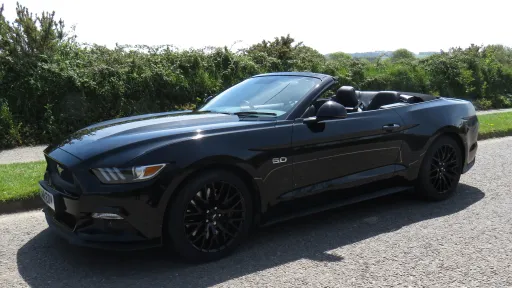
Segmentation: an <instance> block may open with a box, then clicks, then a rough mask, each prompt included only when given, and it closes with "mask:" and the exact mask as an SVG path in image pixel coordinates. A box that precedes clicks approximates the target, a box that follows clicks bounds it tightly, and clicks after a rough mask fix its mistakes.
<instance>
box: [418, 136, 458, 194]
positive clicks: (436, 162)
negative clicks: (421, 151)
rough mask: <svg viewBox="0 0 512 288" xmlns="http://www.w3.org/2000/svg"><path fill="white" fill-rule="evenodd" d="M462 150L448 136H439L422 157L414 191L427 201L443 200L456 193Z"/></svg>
mask: <svg viewBox="0 0 512 288" xmlns="http://www.w3.org/2000/svg"><path fill="white" fill-rule="evenodd" d="M462 160H463V159H462V150H461V147H460V145H459V144H458V143H457V141H455V139H454V138H452V137H450V136H440V137H439V138H437V139H436V140H435V141H434V142H433V143H432V144H431V145H430V148H429V149H428V150H427V153H426V154H425V155H424V157H423V161H422V163H421V167H420V171H419V174H418V179H417V182H416V191H417V192H418V194H419V195H420V196H422V197H423V198H425V199H427V200H434V201H438V200H444V199H448V198H450V197H451V196H452V195H453V194H455V192H456V191H457V185H458V183H459V180H460V175H461V174H462V162H463V161H462Z"/></svg>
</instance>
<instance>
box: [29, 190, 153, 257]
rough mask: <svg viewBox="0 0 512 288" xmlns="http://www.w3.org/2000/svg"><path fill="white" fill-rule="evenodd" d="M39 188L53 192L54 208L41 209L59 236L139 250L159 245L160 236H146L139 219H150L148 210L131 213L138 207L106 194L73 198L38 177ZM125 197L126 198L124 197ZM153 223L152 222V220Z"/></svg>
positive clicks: (86, 243) (99, 245)
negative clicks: (111, 217) (100, 214)
mask: <svg viewBox="0 0 512 288" xmlns="http://www.w3.org/2000/svg"><path fill="white" fill-rule="evenodd" d="M39 184H40V185H41V188H43V189H44V190H45V191H47V192H49V193H50V194H52V196H53V199H54V206H55V210H53V209H52V208H50V207H49V206H46V207H45V208H44V209H43V211H44V213H45V216H46V221H47V222H48V226H49V227H50V229H51V230H52V231H54V232H56V233H57V234H58V235H60V236H61V237H63V238H65V239H66V240H68V242H70V243H71V244H74V245H79V246H86V247H92V248H100V249H108V250H139V249H145V248H152V247H158V246H161V245H162V241H161V237H147V235H145V233H144V232H145V231H146V230H145V229H144V228H143V226H141V225H143V223H146V221H141V219H144V220H149V222H153V221H151V220H150V219H147V218H148V216H149V215H148V214H143V213H142V214H140V215H137V213H131V212H134V211H137V210H134V209H133V206H135V207H136V206H137V203H136V202H135V203H134V202H133V200H132V201H131V202H130V203H131V207H122V206H113V205H112V204H113V203H114V201H115V202H117V204H118V205H119V204H121V203H123V200H121V199H119V198H117V199H111V198H108V197H105V196H101V197H98V196H84V195H81V196H80V197H74V198H72V197H71V196H70V195H65V194H63V193H61V192H59V191H57V190H55V189H53V188H51V187H50V186H49V185H48V184H47V183H46V182H45V181H40V182H39ZM125 201H127V200H126V199H125ZM93 212H103V213H116V214H118V215H120V216H122V217H123V219H120V220H107V219H97V218H93V217H92V216H91V214H92V213H93ZM153 223H154V222H153Z"/></svg>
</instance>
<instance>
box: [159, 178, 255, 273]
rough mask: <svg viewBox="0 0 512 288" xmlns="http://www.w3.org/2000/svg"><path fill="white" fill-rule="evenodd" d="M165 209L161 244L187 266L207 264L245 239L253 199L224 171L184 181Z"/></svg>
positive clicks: (249, 224)
mask: <svg viewBox="0 0 512 288" xmlns="http://www.w3.org/2000/svg"><path fill="white" fill-rule="evenodd" d="M176 193H177V195H176V197H175V198H172V199H171V200H170V203H169V205H168V206H167V213H166V225H165V226H164V227H165V228H164V231H163V232H164V241H165V244H166V246H167V247H168V248H170V249H171V250H172V251H173V252H176V253H177V254H179V256H181V258H183V260H185V261H187V262H195V263H197V262H208V261H213V260H217V259H220V258H223V257H225V256H227V255H228V254H230V253H231V252H233V251H234V250H236V248H237V247H238V246H239V245H240V244H242V243H243V242H244V240H245V239H246V238H247V236H248V235H249V231H250V228H251V226H252V221H253V200H252V199H253V197H252V195H251V191H250V190H249V189H248V188H247V185H246V183H245V182H244V181H242V180H241V179H240V177H238V176H237V175H236V174H234V173H231V172H229V171H225V170H208V171H204V172H202V173H201V174H200V175H195V176H192V177H191V178H190V179H189V180H186V182H185V184H184V186H183V187H181V189H180V190H179V191H176Z"/></svg>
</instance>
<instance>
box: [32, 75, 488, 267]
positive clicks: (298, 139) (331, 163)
mask: <svg viewBox="0 0 512 288" xmlns="http://www.w3.org/2000/svg"><path fill="white" fill-rule="evenodd" d="M340 86H341V85H339V84H337V81H336V79H335V78H333V77H332V76H329V75H323V74H315V73H271V74H263V75H257V76H254V77H251V78H249V79H247V80H245V81H243V82H241V83H239V84H237V85H235V86H233V87H231V88H229V89H227V90H225V91H224V92H222V93H220V94H219V95H217V96H216V97H213V98H212V97H209V98H208V99H207V100H206V101H205V102H206V103H205V104H203V106H202V107H200V108H198V109H196V110H194V111H178V112H167V113H158V114H148V115H140V116H134V117H127V118H121V119H115V120H109V121H105V122H102V123H98V124H95V125H92V126H89V127H86V128H84V129H82V130H79V131H77V132H76V133H74V134H73V135H71V136H69V137H68V138H67V139H62V141H61V142H59V143H55V144H52V145H50V146H49V147H48V148H47V149H46V150H45V152H44V153H45V157H46V161H47V170H46V173H45V175H44V180H43V181H40V182H39V184H40V188H41V190H40V191H41V192H40V194H41V198H42V199H43V200H44V202H45V203H46V204H47V205H46V206H45V209H44V211H45V214H46V218H47V221H48V224H49V226H50V227H51V228H52V229H53V230H54V231H56V232H57V233H59V234H60V235H62V236H63V237H65V238H67V239H68V240H69V242H71V243H74V244H78V245H84V246H91V247H97V248H109V249H139V248H147V247H153V246H165V247H167V248H169V249H170V250H171V251H175V252H177V253H178V254H180V255H181V256H182V257H184V258H185V259H188V260H193V261H208V260H213V259H218V258H220V257H223V256H225V255H227V254H228V253H230V252H231V251H233V250H234V249H235V248H236V247H237V246H239V244H241V243H242V242H243V240H244V239H245V238H246V237H247V236H248V234H249V232H250V229H251V228H253V227H255V226H260V225H268V224H270V223H275V222H276V221H280V220H283V219H288V218H290V217H295V216H302V215H306V214H308V213H313V212H318V211H322V210H325V209H329V208H335V207H340V206H343V205H347V204H349V203H354V202H358V201H363V200H366V199H370V198H374V197H378V196H383V195H387V194H391V193H396V192H401V191H409V192H412V193H416V194H417V195H419V196H421V197H422V198H424V199H430V200H442V199H446V198H448V197H450V196H452V195H453V194H454V193H455V191H456V187H457V184H458V182H459V178H460V176H461V174H462V173H464V172H466V171H468V170H469V169H470V168H471V167H472V165H473V164H474V163H475V154H476V151H477V134H478V127H479V124H478V119H477V117H476V114H475V109H474V107H473V105H472V104H471V103H470V102H467V101H464V100H458V99H453V98H444V97H435V96H431V95H425V94H418V93H408V92H395V91H376V92H370V91H357V90H356V89H354V88H353V87H349V86H341V87H340Z"/></svg>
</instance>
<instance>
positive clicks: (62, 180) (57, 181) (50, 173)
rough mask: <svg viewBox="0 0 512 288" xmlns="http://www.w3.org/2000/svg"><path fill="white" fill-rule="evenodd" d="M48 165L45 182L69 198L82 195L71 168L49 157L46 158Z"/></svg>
mask: <svg viewBox="0 0 512 288" xmlns="http://www.w3.org/2000/svg"><path fill="white" fill-rule="evenodd" d="M46 163H47V166H46V173H45V177H44V180H45V181H47V182H48V185H49V186H50V187H52V188H53V189H55V190H57V191H59V192H61V193H63V194H66V195H68V196H78V195H80V194H81V193H80V189H79V186H78V185H76V184H77V183H75V179H74V177H73V172H71V170H70V169H69V168H67V167H66V166H64V165H63V164H61V163H58V162H57V161H55V160H53V159H51V158H49V157H46Z"/></svg>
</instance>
